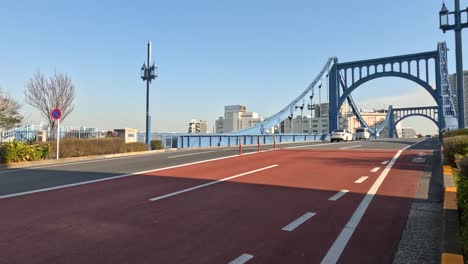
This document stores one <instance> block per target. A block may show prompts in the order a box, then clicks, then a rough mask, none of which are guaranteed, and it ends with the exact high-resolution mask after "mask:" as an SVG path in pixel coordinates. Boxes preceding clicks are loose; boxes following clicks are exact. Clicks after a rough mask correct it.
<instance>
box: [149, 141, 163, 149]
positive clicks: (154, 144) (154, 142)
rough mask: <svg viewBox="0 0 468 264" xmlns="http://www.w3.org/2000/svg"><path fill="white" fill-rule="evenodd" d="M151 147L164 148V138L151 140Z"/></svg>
mask: <svg viewBox="0 0 468 264" xmlns="http://www.w3.org/2000/svg"><path fill="white" fill-rule="evenodd" d="M151 149H152V150H155V149H163V145H162V140H151Z"/></svg>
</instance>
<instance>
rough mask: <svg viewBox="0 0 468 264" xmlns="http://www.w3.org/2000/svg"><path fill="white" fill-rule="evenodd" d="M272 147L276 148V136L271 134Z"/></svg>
mask: <svg viewBox="0 0 468 264" xmlns="http://www.w3.org/2000/svg"><path fill="white" fill-rule="evenodd" d="M273 149H276V136H273Z"/></svg>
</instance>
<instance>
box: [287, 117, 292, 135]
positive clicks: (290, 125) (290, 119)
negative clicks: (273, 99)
mask: <svg viewBox="0 0 468 264" xmlns="http://www.w3.org/2000/svg"><path fill="white" fill-rule="evenodd" d="M292 118H293V114H290V115H288V119H289V129H290V132H289V133H292V132H293V123H292Z"/></svg>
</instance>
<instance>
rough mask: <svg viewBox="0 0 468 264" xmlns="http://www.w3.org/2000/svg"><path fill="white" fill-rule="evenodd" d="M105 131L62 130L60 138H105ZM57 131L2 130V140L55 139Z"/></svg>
mask: <svg viewBox="0 0 468 264" xmlns="http://www.w3.org/2000/svg"><path fill="white" fill-rule="evenodd" d="M105 136H106V133H105V132H101V131H91V132H90V131H79V130H78V131H60V138H61V139H63V138H104V137H105ZM56 139H57V132H56V131H50V130H49V131H47V130H29V129H27V130H10V131H2V133H1V142H2V143H4V142H10V141H17V142H28V141H55V140H56Z"/></svg>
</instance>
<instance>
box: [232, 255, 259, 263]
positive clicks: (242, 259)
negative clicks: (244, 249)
mask: <svg viewBox="0 0 468 264" xmlns="http://www.w3.org/2000/svg"><path fill="white" fill-rule="evenodd" d="M253 257H254V256H253V255H250V254H242V255H240V256H239V257H237V258H236V259H235V260H233V261H231V262H229V263H228V264H244V263H246V262H247V261H249V260H250V259H252V258H253Z"/></svg>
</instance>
